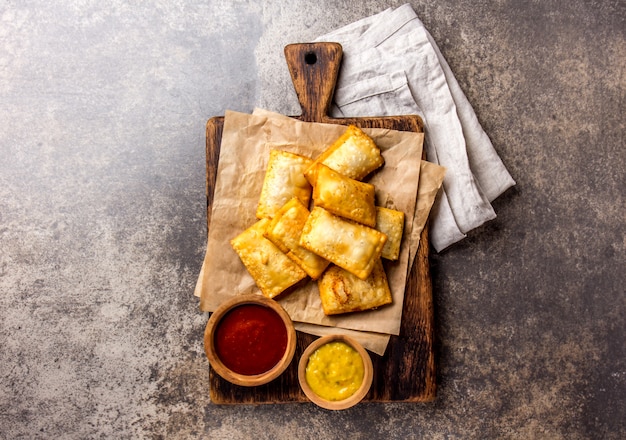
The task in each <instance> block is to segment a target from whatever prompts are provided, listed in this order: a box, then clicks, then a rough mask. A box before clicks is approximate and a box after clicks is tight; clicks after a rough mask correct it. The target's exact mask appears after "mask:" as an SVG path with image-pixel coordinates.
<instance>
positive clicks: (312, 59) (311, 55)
mask: <svg viewBox="0 0 626 440" xmlns="http://www.w3.org/2000/svg"><path fill="white" fill-rule="evenodd" d="M304 62H305V63H307V64H315V63H317V55H315V52H307V53H306V54H304Z"/></svg>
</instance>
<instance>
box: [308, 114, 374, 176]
mask: <svg viewBox="0 0 626 440" xmlns="http://www.w3.org/2000/svg"><path fill="white" fill-rule="evenodd" d="M318 163H321V164H324V165H326V166H327V167H329V168H331V169H333V170H335V171H337V172H338V173H341V174H343V175H344V176H347V177H350V178H351V179H355V180H362V179H363V178H364V177H365V176H367V175H368V174H369V173H371V172H372V171H374V170H375V169H377V168H379V167H380V166H382V165H383V164H384V163H385V160H384V159H383V156H382V155H381V153H380V149H379V148H378V146H377V145H376V143H375V142H374V140H373V139H372V138H371V137H369V136H368V135H367V134H366V133H365V132H363V130H361V129H360V128H358V127H357V126H355V125H350V126H348V128H347V129H346V131H345V132H344V133H343V134H342V135H341V136H340V137H339V138H338V139H337V140H336V141H335V142H333V144H332V145H331V146H330V147H328V148H327V149H326V150H325V151H324V152H323V153H322V154H321V155H320V156H319V157H318V158H317V159H315V161H314V162H313V165H312V166H311V167H309V168H308V169H307V171H306V172H305V175H306V177H307V179H308V180H309V182H310V183H311V184H312V185H314V182H315V172H316V170H315V168H314V165H315V164H318Z"/></svg>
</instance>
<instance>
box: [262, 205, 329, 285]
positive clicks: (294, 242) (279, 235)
mask: <svg viewBox="0 0 626 440" xmlns="http://www.w3.org/2000/svg"><path fill="white" fill-rule="evenodd" d="M308 217H309V210H308V209H307V208H306V206H304V205H303V204H302V202H301V201H300V200H299V199H298V198H296V197H294V198H293V199H291V200H290V201H288V202H287V203H286V204H285V205H284V206H283V207H282V208H281V209H279V210H278V212H277V213H276V214H275V215H274V218H273V219H272V220H271V221H270V222H269V223H268V225H267V227H266V228H265V233H264V235H265V237H266V238H268V239H269V240H270V241H271V242H272V243H274V244H275V245H276V246H278V248H279V249H280V250H281V251H283V252H284V253H285V254H286V255H287V256H288V257H289V258H291V259H292V260H293V261H295V262H296V263H297V264H298V266H300V267H301V268H302V269H303V270H304V271H305V272H306V273H307V274H308V275H309V276H310V277H311V278H312V279H314V280H316V279H318V278H319V277H320V275H322V272H324V270H325V269H326V268H327V267H328V264H329V262H328V261H327V260H325V259H324V258H322V257H320V256H319V255H317V254H314V253H313V252H311V251H309V250H307V249H305V248H303V247H302V246H300V235H301V234H302V228H303V227H304V224H305V223H306V220H307V218H308Z"/></svg>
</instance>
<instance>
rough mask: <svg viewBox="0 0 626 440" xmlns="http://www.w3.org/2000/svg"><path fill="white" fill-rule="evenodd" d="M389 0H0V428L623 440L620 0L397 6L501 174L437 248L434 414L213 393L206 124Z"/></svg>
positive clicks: (39, 433) (243, 107)
mask: <svg viewBox="0 0 626 440" xmlns="http://www.w3.org/2000/svg"><path fill="white" fill-rule="evenodd" d="M403 3H404V2H402V1H389V2H383V1H372V0H364V1H336V0H332V1H330V0H318V1H315V2H308V1H307V2H304V1H303V2H287V1H260V0H259V1H253V0H250V1H243V0H239V1H227V0H215V1H204V2H201V1H180V0H179V1H174V0H167V1H166V0H151V1H146V2H136V1H132V2H128V1H126V0H123V1H122V0H111V1H107V2H96V1H89V0H81V1H78V0H76V1H59V2H48V1H30V0H29V1H11V0H8V1H1V2H0V438H2V439H36V438H55V439H56V438H62V439H85V438H133V439H134V438H154V439H159V438H168V439H187V438H201V437H204V438H212V439H222V438H223V439H248V438H298V439H327V438H328V439H331V438H337V439H339V438H350V439H364V438H367V439H371V438H399V439H400V438H425V439H426V438H427V439H447V438H463V439H474V438H475V439H483V438H499V439H501V438H510V439H533V438H538V439H618V438H626V422H625V420H626V403H625V399H626V352H625V347H624V345H625V344H624V339H625V338H626V317H625V316H626V296H625V295H624V293H625V292H624V290H625V289H624V286H625V285H626V276H625V272H626V270H625V268H626V264H625V263H626V259H625V247H626V238H625V237H626V234H625V226H624V225H625V209H624V208H625V207H624V193H625V189H626V185H625V180H624V170H625V169H626V157H625V153H624V111H625V108H624V99H625V90H626V80H625V78H624V72H625V67H626V39H625V35H624V34H625V30H626V24H625V17H626V13H625V12H626V11H625V5H624V2H620V1H591V0H590V1H584V0H568V1H547V2H527V1H514V0H500V1H484V0H483V1H471V2H470V1H451V0H438V1H424V2H417V1H413V2H411V3H412V5H413V7H414V9H415V11H416V12H417V13H418V15H419V16H420V18H421V19H422V21H423V22H424V23H425V25H426V27H427V28H428V29H429V30H430V31H431V33H432V34H433V37H434V38H435V40H436V41H437V42H438V44H439V45H440V48H441V50H442V52H443V54H444V56H445V57H446V58H447V60H448V62H449V64H450V65H451V68H452V70H453V71H454V72H455V74H456V75H457V77H458V79H459V82H460V84H461V87H462V88H463V90H464V91H465V92H466V94H467V96H468V98H469V100H470V102H471V103H472V104H473V105H474V107H475V109H476V111H477V114H478V117H479V119H480V121H481V122H482V123H483V125H484V127H485V129H486V131H487V133H488V134H489V135H490V137H491V138H492V140H493V142H494V145H495V147H496V149H497V150H498V151H499V153H500V155H501V157H502V158H503V160H504V162H505V164H506V165H507V167H508V168H509V170H510V171H511V173H512V175H513V176H514V178H515V179H516V181H517V183H518V184H517V186H516V187H515V188H514V189H513V190H510V191H509V192H507V193H506V194H505V195H503V196H502V197H501V198H499V199H498V200H497V201H496V202H495V204H494V205H495V208H496V211H497V213H498V218H497V219H496V220H495V221H493V222H491V223H490V224H488V225H487V226H485V227H483V228H481V229H480V230H477V231H474V232H473V233H472V234H471V235H470V237H469V238H468V239H467V240H465V241H464V242H462V243H461V244H459V245H457V246H454V247H453V248H451V249H449V250H447V251H445V252H443V253H442V254H440V255H433V257H432V266H433V281H434V294H435V302H436V321H437V337H438V343H437V359H438V364H439V367H438V372H439V377H438V380H439V393H438V398H437V400H436V401H435V402H434V403H432V404H362V405H359V406H357V407H355V408H353V409H351V410H347V411H344V412H337V413H331V412H327V411H325V410H321V409H319V408H317V407H314V406H313V405H310V404H297V405H278V406H274V405H270V406H241V407H222V406H216V405H213V404H212V403H211V402H210V401H209V398H208V374H207V361H206V359H205V357H204V354H203V348H202V341H201V339H202V332H203V328H204V325H205V322H206V318H207V316H206V315H204V314H202V313H200V312H199V311H198V309H197V302H196V301H195V299H194V297H193V293H192V292H193V287H194V284H195V281H196V277H197V275H198V271H199V269H200V264H201V261H202V257H203V250H204V243H205V240H206V229H205V220H206V217H205V213H204V203H205V199H204V172H205V170H204V125H205V122H206V120H207V119H208V118H210V117H212V116H216V115H222V114H223V113H224V111H225V110H226V109H233V110H239V111H251V110H252V109H253V108H254V107H255V106H258V107H264V108H268V109H270V110H274V111H278V112H281V113H287V114H293V113H297V112H298V106H297V101H296V98H295V94H294V93H293V90H292V87H291V82H290V79H289V74H288V71H287V68H286V65H285V64H284V60H283V55H282V49H283V47H284V46H285V45H286V44H289V43H295V42H301V41H309V40H311V39H313V38H314V37H316V36H318V35H321V34H323V33H325V32H328V31H330V30H332V29H335V28H337V27H339V26H341V25H344V24H347V23H349V22H352V21H355V20H357V19H359V18H362V17H365V16H368V15H372V14H374V13H377V12H379V11H381V10H382V9H384V8H386V7H389V6H399V5H401V4H403ZM390 380H393V378H390Z"/></svg>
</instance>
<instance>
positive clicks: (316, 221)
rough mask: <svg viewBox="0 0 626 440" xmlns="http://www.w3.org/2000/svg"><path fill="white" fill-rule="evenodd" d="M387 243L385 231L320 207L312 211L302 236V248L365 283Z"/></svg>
mask: <svg viewBox="0 0 626 440" xmlns="http://www.w3.org/2000/svg"><path fill="white" fill-rule="evenodd" d="M386 242H387V236H386V235H385V234H383V233H382V232H380V231H377V230H376V229H374V228H370V227H369V226H365V225H362V224H359V223H356V222H352V221H350V220H346V219H343V218H341V217H339V216H336V215H333V214H331V213H330V212H328V211H327V210H325V209H324V208H320V207H319V206H316V207H315V208H313V210H312V211H311V214H310V215H309V218H308V219H307V221H306V223H305V225H304V228H303V230H302V235H301V237H300V246H302V247H304V248H306V249H308V250H310V251H311V252H314V253H316V254H317V255H319V256H321V257H322V258H324V259H326V260H328V261H330V262H331V263H335V264H336V265H337V266H339V267H342V268H343V269H345V270H347V271H348V272H350V273H352V274H354V275H356V276H357V277H359V278H361V279H363V280H364V279H366V278H367V277H368V276H369V275H370V273H371V272H372V270H373V268H374V265H375V264H376V260H378V259H379V258H380V255H381V253H382V250H383V246H384V245H385V243H386Z"/></svg>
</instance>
